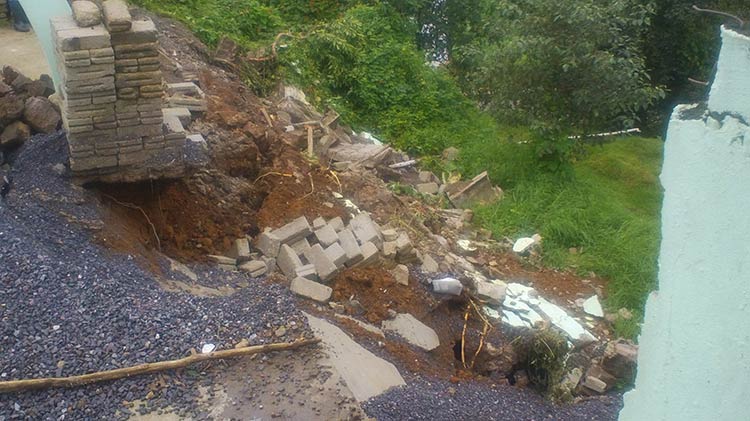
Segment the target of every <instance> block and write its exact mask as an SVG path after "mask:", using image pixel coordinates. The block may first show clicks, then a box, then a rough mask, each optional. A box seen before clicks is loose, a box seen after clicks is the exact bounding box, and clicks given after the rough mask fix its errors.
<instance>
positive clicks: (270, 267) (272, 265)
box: [260, 256, 276, 273]
mask: <svg viewBox="0 0 750 421" xmlns="http://www.w3.org/2000/svg"><path fill="white" fill-rule="evenodd" d="M260 260H262V261H263V263H265V264H266V268H267V270H266V273H272V272H273V271H275V270H276V258H274V257H266V256H260Z"/></svg>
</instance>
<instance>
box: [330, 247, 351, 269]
mask: <svg viewBox="0 0 750 421" xmlns="http://www.w3.org/2000/svg"><path fill="white" fill-rule="evenodd" d="M325 251H326V254H327V255H328V258H329V259H331V261H332V262H333V264H335V265H336V267H339V268H341V267H343V266H344V265H345V264H346V262H347V261H348V260H349V258H348V257H347V256H346V251H344V248H343V247H341V244H339V243H333V244H331V245H330V246H329V247H328V248H327V249H325Z"/></svg>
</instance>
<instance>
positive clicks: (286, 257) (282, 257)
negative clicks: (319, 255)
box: [276, 244, 303, 278]
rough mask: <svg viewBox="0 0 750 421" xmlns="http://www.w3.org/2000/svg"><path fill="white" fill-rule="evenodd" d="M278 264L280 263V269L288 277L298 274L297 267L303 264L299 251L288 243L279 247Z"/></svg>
mask: <svg viewBox="0 0 750 421" xmlns="http://www.w3.org/2000/svg"><path fill="white" fill-rule="evenodd" d="M276 264H277V265H279V269H281V272H283V273H284V275H286V277H287V278H294V277H295V276H296V275H297V268H299V267H301V266H303V264H302V260H300V258H299V256H297V253H295V252H294V250H293V249H292V248H291V247H289V246H288V245H286V244H282V245H281V247H280V248H279V255H278V256H277V257H276Z"/></svg>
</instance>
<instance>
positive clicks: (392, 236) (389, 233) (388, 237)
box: [381, 229, 398, 241]
mask: <svg viewBox="0 0 750 421" xmlns="http://www.w3.org/2000/svg"><path fill="white" fill-rule="evenodd" d="M381 234H382V235H383V241H396V240H397V239H398V231H396V230H394V229H387V230H383V231H382V232H381Z"/></svg>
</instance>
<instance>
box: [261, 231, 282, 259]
mask: <svg viewBox="0 0 750 421" xmlns="http://www.w3.org/2000/svg"><path fill="white" fill-rule="evenodd" d="M255 247H256V248H257V249H258V250H260V252H261V253H263V255H264V256H266V257H272V258H276V256H278V255H279V248H280V247H281V240H280V239H279V238H278V237H276V236H275V235H274V234H273V232H271V231H266V232H263V233H261V234H260V235H259V236H258V242H257V244H256V245H255Z"/></svg>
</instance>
